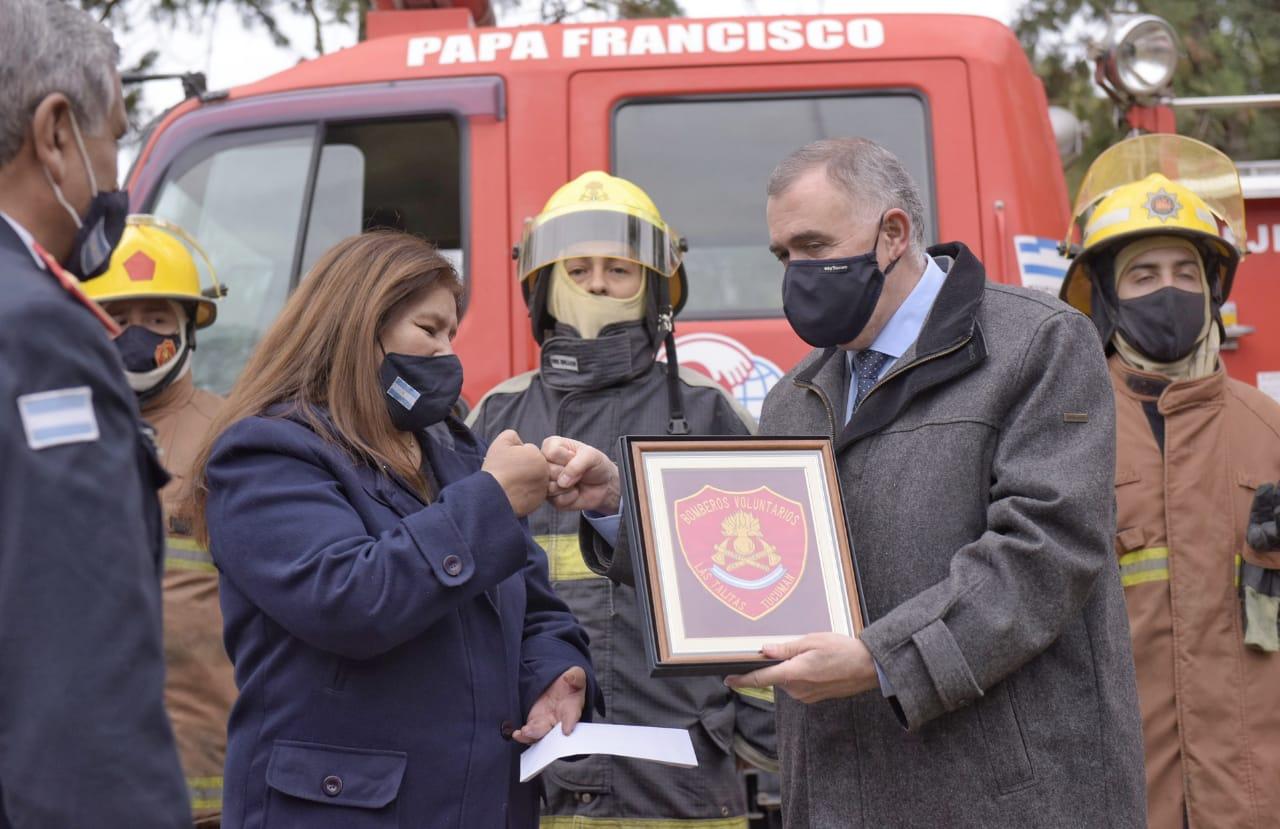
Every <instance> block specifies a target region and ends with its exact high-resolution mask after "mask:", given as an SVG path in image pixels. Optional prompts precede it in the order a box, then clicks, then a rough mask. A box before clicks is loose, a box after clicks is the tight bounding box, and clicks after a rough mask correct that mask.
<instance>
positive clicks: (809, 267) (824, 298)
mask: <svg viewBox="0 0 1280 829" xmlns="http://www.w3.org/2000/svg"><path fill="white" fill-rule="evenodd" d="M883 223H884V216H881V217H880V224H878V225H876V237H875V238H876V241H879V239H880V227H881V225H883ZM897 264H898V260H897V259H895V260H893V261H892V262H890V263H889V267H887V268H885V269H884V272H883V273H881V271H880V265H879V263H878V262H877V261H876V247H875V242H872V244H871V250H870V252H868V253H864V254H861V255H859V256H849V257H845V258H843V259H801V260H792V261H791V262H788V263H787V271H786V274H785V275H784V276H783V277H782V310H783V312H784V313H786V315H787V322H789V323H791V328H792V329H793V330H794V331H795V332H796V334H798V335H799V336H800V339H802V340H804V341H805V342H807V343H808V344H809V345H811V346H814V347H815V348H830V347H831V346H836V345H841V344H843V343H847V342H849V341H850V340H853V339H856V338H857V336H858V335H859V334H860V333H862V329H864V328H866V327H867V322H869V321H870V320H871V314H872V313H873V312H874V311H875V310H876V303H877V302H879V301H880V292H881V290H883V289H884V278H885V277H886V276H888V275H889V273H890V272H891V271H892V270H893V269H894V267H895V266H896V265H897Z"/></svg>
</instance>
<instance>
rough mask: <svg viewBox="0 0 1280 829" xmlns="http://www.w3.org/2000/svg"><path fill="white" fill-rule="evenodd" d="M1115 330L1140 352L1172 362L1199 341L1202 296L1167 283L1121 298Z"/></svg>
mask: <svg viewBox="0 0 1280 829" xmlns="http://www.w3.org/2000/svg"><path fill="white" fill-rule="evenodd" d="M1116 330H1117V331H1119V332H1120V333H1121V334H1122V335H1123V336H1124V338H1125V339H1126V340H1127V341H1128V342H1129V344H1130V345H1132V346H1133V347H1134V348H1136V349H1137V350H1138V352H1139V353H1141V354H1142V355H1143V356H1145V357H1149V358H1150V359H1152V360H1155V361H1156V362H1157V363H1175V362H1177V361H1178V360H1181V359H1182V358H1183V357H1186V356H1187V355H1188V354H1190V353H1191V352H1192V351H1194V350H1195V348H1196V346H1197V345H1198V344H1199V343H1200V332H1201V331H1203V330H1204V296H1203V295H1202V294H1193V293H1191V292H1190V291H1183V290H1181V289H1179V288H1172V287H1170V288H1161V289H1160V290H1158V291H1153V292H1151V293H1149V294H1147V295H1146V296H1140V297H1137V298H1135V299H1122V300H1120V314H1119V319H1118V320H1117V321H1116Z"/></svg>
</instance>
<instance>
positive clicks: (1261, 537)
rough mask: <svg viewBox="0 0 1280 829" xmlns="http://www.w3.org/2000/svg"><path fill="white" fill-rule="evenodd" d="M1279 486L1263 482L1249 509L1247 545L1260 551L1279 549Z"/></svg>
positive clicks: (1267, 551)
mask: <svg viewBox="0 0 1280 829" xmlns="http://www.w3.org/2000/svg"><path fill="white" fill-rule="evenodd" d="M1278 525H1280V486H1277V485H1276V484H1263V485H1262V486H1260V487H1258V492H1257V494H1255V495H1254V496H1253V508H1252V509H1250V510H1249V546H1250V547H1252V548H1253V549H1255V550H1257V551H1258V552H1260V553H1269V552H1277V551H1280V526H1278Z"/></svg>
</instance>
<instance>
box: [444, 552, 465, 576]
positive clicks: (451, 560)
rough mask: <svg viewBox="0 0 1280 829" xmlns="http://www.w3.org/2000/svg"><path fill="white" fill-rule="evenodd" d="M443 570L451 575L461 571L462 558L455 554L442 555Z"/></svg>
mask: <svg viewBox="0 0 1280 829" xmlns="http://www.w3.org/2000/svg"><path fill="white" fill-rule="evenodd" d="M444 571H445V572H446V573H448V574H449V575H451V576H456V575H458V574H459V573H461V572H462V559H460V558H458V557H457V556H453V555H450V556H445V557H444Z"/></svg>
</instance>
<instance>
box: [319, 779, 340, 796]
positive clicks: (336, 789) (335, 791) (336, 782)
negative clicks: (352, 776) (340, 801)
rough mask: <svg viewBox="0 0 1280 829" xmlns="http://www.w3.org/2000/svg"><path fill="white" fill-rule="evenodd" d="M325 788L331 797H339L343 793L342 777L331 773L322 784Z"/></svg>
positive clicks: (325, 791)
mask: <svg viewBox="0 0 1280 829" xmlns="http://www.w3.org/2000/svg"><path fill="white" fill-rule="evenodd" d="M320 786H321V787H322V788H323V789H324V793H325V794H327V795H329V797H337V796H338V795H340V794H342V778H341V777H339V776H338V775H336V774H331V775H329V776H328V777H326V778H325V779H324V782H323V783H321V784H320Z"/></svg>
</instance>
